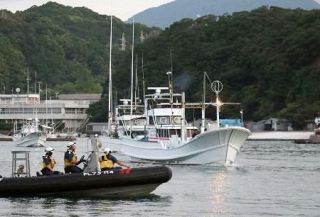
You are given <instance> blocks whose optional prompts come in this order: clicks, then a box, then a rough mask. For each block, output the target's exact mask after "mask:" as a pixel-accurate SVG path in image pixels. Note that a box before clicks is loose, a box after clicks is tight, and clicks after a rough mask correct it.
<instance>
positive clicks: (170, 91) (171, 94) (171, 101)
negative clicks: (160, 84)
mask: <svg viewBox="0 0 320 217" xmlns="http://www.w3.org/2000/svg"><path fill="white" fill-rule="evenodd" d="M167 75H168V81H169V94H170V104H171V108H172V106H173V87H172V71H171V72H167Z"/></svg>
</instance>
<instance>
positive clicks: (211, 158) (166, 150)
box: [119, 81, 251, 165]
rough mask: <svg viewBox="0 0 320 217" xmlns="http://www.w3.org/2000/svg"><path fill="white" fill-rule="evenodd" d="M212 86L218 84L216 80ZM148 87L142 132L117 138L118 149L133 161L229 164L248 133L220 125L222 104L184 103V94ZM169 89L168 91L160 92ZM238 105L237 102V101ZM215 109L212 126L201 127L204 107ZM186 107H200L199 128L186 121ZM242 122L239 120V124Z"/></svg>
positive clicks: (233, 159)
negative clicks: (138, 136)
mask: <svg viewBox="0 0 320 217" xmlns="http://www.w3.org/2000/svg"><path fill="white" fill-rule="evenodd" d="M215 82H216V83H214V82H213V83H212V86H214V85H218V86H219V85H220V86H222V84H221V82H220V81H215ZM170 86H171V85H170V82H169V88H166V87H152V88H148V89H149V90H155V92H154V93H153V94H147V95H146V96H145V103H144V105H145V117H146V122H147V125H146V134H145V137H144V138H143V139H141V140H133V139H126V138H123V139H121V143H120V142H119V144H121V149H120V152H121V153H123V154H125V155H127V156H130V157H132V158H134V159H135V160H147V161H152V162H160V163H168V164H209V163H219V164H224V165H230V164H233V163H234V162H235V160H236V157H237V154H238V153H239V151H240V148H241V146H242V145H243V144H244V142H245V141H246V139H247V138H248V137H249V135H250V134H251V132H250V130H248V129H246V128H244V127H242V126H224V127H221V125H220V118H219V110H220V107H221V106H222V105H223V104H232V103H222V102H220V101H219V99H218V93H219V92H220V91H221V90H222V88H221V89H219V90H214V92H216V95H217V97H216V102H214V103H213V102H210V103H206V102H205V101H204V100H203V102H202V103H186V102H185V95H184V93H182V94H180V93H173V91H172V88H170ZM166 90H169V92H163V91H166ZM233 104H234V103H233ZM237 104H238V103H237ZM210 105H213V106H215V107H216V110H217V121H216V126H215V127H213V126H212V127H210V128H207V127H205V126H206V124H205V120H204V117H205V107H206V106H210ZM186 108H193V109H194V108H201V109H202V123H201V131H199V130H198V129H197V128H196V127H195V126H193V125H190V124H189V123H187V121H186V116H185V110H186ZM242 124H243V123H241V125H242Z"/></svg>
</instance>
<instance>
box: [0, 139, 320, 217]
mask: <svg viewBox="0 0 320 217" xmlns="http://www.w3.org/2000/svg"><path fill="white" fill-rule="evenodd" d="M67 143H68V142H47V143H46V145H47V146H51V147H53V148H55V149H56V150H55V151H54V156H55V158H56V161H57V163H58V164H57V168H56V169H57V170H60V171H63V154H64V152H65V150H66V145H67ZM77 143H78V156H79V157H80V156H81V155H82V154H87V151H88V150H89V140H87V139H85V138H83V139H79V140H78V141H77ZM0 147H1V152H0V163H1V167H0V174H1V175H2V176H10V175H11V160H12V157H11V151H13V150H28V151H30V160H31V173H32V175H35V173H36V171H39V170H40V169H41V168H40V167H41V156H42V155H43V154H44V148H19V147H16V146H14V144H13V143H12V142H1V143H0ZM115 156H116V157H118V158H119V159H121V160H124V161H126V163H127V164H129V165H130V166H132V167H134V166H150V165H148V164H140V165H139V164H137V163H132V162H130V161H129V159H128V158H127V157H125V156H121V155H119V154H115ZM319 159H320V145H319V144H294V143H293V142H291V141H248V142H247V143H246V144H245V146H243V147H242V149H241V152H240V154H239V155H238V158H237V162H236V164H235V165H233V166H232V167H223V166H217V165H201V166H190V165H189V166H179V165H174V166H170V168H171V169H172V173H173V176H172V179H171V180H170V181H169V182H167V183H164V184H162V185H160V186H159V187H158V188H157V189H156V190H155V191H154V192H153V193H152V194H151V195H149V196H145V197H142V198H134V199H118V200H109V199H88V198H82V199H68V198H41V197H36V196H35V197H32V198H0V207H1V209H0V216H81V217H86V216H212V217H214V216H219V217H220V216H228V217H229V216H241V217H242V216H244V217H245V216H260V217H261V216H308V217H310V216H319V213H320V160H319ZM76 184H77V181H76V180H75V185H76Z"/></svg>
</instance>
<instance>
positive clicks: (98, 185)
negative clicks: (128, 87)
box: [0, 140, 172, 198]
mask: <svg viewBox="0 0 320 217" xmlns="http://www.w3.org/2000/svg"><path fill="white" fill-rule="evenodd" d="M95 141H97V140H95ZM91 145H92V147H93V149H92V151H91V153H90V155H89V156H88V158H87V160H86V161H85V166H84V170H83V172H82V173H76V174H60V175H51V176H42V175H39V174H38V175H37V176H30V164H29V152H28V151H13V152H12V154H13V164H12V165H13V167H12V177H8V178H5V177H4V178H2V177H1V178H0V197H17V196H18V197H21V196H23V197H28V196H32V197H35V196H38V197H42V196H44V197H45V196H58V197H81V198H82V197H89V198H90V197H98V198H100V197H101V198H113V197H116V198H118V197H126V198H127V197H137V196H144V195H147V194H149V193H151V192H152V191H154V190H155V189H156V188H157V187H158V186H159V185H161V184H162V183H165V182H167V181H169V180H170V178H171V176H172V173H171V169H170V168H169V167H166V166H157V167H140V168H125V169H122V168H113V169H110V170H106V171H101V170H100V167H99V163H98V157H99V147H100V146H99V144H98V143H91ZM18 160H19V162H20V163H21V160H25V161H24V164H22V165H23V166H22V167H21V165H19V166H18V170H16V168H17V161H18ZM24 168H26V169H25V171H24ZM20 169H21V170H20ZM19 170H20V171H19Z"/></svg>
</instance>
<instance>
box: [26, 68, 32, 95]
mask: <svg viewBox="0 0 320 217" xmlns="http://www.w3.org/2000/svg"><path fill="white" fill-rule="evenodd" d="M30 80H31V79H30V77H29V68H27V95H29V89H30V87H29V85H30V83H29V82H30Z"/></svg>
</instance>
